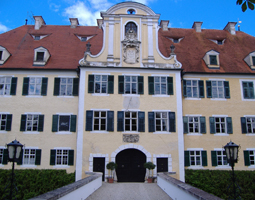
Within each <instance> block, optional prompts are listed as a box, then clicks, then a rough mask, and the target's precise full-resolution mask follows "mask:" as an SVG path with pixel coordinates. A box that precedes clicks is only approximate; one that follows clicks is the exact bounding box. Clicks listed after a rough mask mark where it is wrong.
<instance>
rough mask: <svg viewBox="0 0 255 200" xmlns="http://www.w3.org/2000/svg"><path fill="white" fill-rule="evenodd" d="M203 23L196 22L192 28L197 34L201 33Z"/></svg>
mask: <svg viewBox="0 0 255 200" xmlns="http://www.w3.org/2000/svg"><path fill="white" fill-rule="evenodd" d="M202 24H203V22H194V23H193V26H192V28H193V29H195V30H196V32H198V33H201V26H202Z"/></svg>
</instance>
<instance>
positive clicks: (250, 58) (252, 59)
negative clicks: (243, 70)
mask: <svg viewBox="0 0 255 200" xmlns="http://www.w3.org/2000/svg"><path fill="white" fill-rule="evenodd" d="M244 61H245V62H246V64H247V65H248V66H249V67H250V68H251V69H252V70H254V69H255V51H254V52H251V53H249V54H248V55H247V56H246V57H245V58H244Z"/></svg>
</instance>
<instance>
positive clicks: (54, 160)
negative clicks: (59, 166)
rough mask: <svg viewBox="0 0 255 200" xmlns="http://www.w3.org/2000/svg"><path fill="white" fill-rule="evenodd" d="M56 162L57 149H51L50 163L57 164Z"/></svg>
mask: <svg viewBox="0 0 255 200" xmlns="http://www.w3.org/2000/svg"><path fill="white" fill-rule="evenodd" d="M55 163H56V150H55V149H51V150H50V165H55Z"/></svg>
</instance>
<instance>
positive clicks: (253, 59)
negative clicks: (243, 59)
mask: <svg viewBox="0 0 255 200" xmlns="http://www.w3.org/2000/svg"><path fill="white" fill-rule="evenodd" d="M252 65H253V66H255V56H252Z"/></svg>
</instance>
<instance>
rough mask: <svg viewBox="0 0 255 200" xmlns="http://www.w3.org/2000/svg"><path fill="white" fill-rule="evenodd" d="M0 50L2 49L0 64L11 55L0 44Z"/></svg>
mask: <svg viewBox="0 0 255 200" xmlns="http://www.w3.org/2000/svg"><path fill="white" fill-rule="evenodd" d="M0 51H2V56H1V57H2V58H0V65H2V64H4V63H5V61H7V60H8V58H9V57H10V56H11V54H10V52H9V51H8V50H7V49H6V48H4V47H3V46H0Z"/></svg>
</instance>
